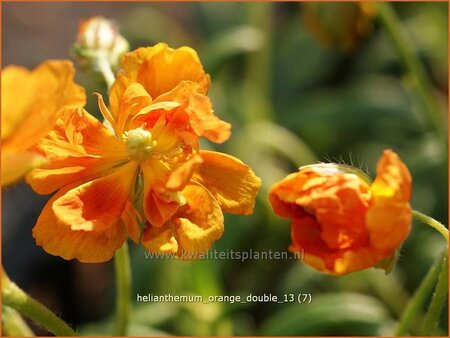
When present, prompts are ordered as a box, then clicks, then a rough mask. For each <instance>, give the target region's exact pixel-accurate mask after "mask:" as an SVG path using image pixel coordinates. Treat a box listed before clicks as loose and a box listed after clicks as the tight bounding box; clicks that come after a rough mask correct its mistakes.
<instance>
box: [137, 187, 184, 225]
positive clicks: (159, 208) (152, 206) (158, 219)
mask: <svg viewBox="0 0 450 338" xmlns="http://www.w3.org/2000/svg"><path fill="white" fill-rule="evenodd" d="M179 207H180V205H179V203H178V202H176V201H173V200H170V198H169V196H168V195H167V196H164V195H163V193H159V192H157V191H155V190H153V189H152V190H150V191H149V192H148V193H147V194H146V195H145V198H144V213H145V217H146V218H147V220H148V221H149V222H150V224H151V225H153V226H156V227H160V226H162V225H163V224H164V223H166V222H167V221H168V220H170V219H171V218H172V216H173V215H174V214H175V212H176V211H177V210H178V208H179Z"/></svg>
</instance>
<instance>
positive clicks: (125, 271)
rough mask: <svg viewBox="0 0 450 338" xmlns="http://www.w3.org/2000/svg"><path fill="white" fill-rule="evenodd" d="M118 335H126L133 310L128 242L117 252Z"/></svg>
mask: <svg viewBox="0 0 450 338" xmlns="http://www.w3.org/2000/svg"><path fill="white" fill-rule="evenodd" d="M114 265H115V269H116V325H117V326H116V332H115V333H116V335H117V336H125V335H126V332H127V326H128V321H129V318H130V312H131V268H130V255H129V252H128V244H127V242H125V243H124V244H123V246H122V247H121V248H120V249H119V250H118V251H117V252H116V256H115V257H114Z"/></svg>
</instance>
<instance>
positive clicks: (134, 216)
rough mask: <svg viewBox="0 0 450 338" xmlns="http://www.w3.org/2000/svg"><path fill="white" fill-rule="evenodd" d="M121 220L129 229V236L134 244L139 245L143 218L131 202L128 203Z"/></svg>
mask: <svg viewBox="0 0 450 338" xmlns="http://www.w3.org/2000/svg"><path fill="white" fill-rule="evenodd" d="M121 219H122V222H123V224H124V225H125V228H126V229H127V233H128V236H130V238H131V240H132V241H133V242H134V243H136V244H137V243H139V237H140V236H141V223H142V218H141V216H140V215H139V212H138V211H137V210H136V209H135V208H134V207H133V204H132V203H131V202H130V201H127V202H126V204H125V209H124V210H123V213H122V216H121Z"/></svg>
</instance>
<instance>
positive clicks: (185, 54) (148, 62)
mask: <svg viewBox="0 0 450 338" xmlns="http://www.w3.org/2000/svg"><path fill="white" fill-rule="evenodd" d="M121 66H122V75H123V76H124V77H126V78H127V80H128V81H130V82H138V83H140V84H142V85H143V86H144V88H145V90H146V91H147V92H148V93H149V94H150V96H151V97H152V98H154V99H155V98H157V97H158V96H159V95H161V94H163V93H166V92H168V91H170V90H171V89H173V88H175V87H176V86H177V85H178V84H179V83H180V82H181V81H192V82H196V83H198V84H199V85H200V87H201V88H202V89H203V92H205V93H206V92H207V90H208V88H209V84H210V78H209V75H207V74H205V71H204V70H203V67H202V64H201V63H200V60H199V58H198V55H197V53H196V52H195V51H194V50H193V49H192V48H189V47H181V48H178V49H172V48H169V47H168V46H167V45H166V44H163V43H159V44H157V45H155V46H153V47H147V48H138V49H136V50H134V51H132V52H130V53H128V54H126V55H125V56H124V57H123V59H122V63H121ZM161 70H164V71H161ZM130 82H129V83H130ZM115 90H120V89H119V88H114V87H113V88H112V90H111V91H112V92H113V91H115ZM116 95H117V94H116Z"/></svg>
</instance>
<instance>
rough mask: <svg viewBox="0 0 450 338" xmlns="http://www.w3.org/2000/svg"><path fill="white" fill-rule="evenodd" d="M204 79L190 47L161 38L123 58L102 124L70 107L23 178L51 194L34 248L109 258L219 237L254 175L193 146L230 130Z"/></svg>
mask: <svg viewBox="0 0 450 338" xmlns="http://www.w3.org/2000/svg"><path fill="white" fill-rule="evenodd" d="M209 85H210V78H209V76H208V75H207V74H206V73H205V72H204V70H203V67H202V65H201V63H200V61H199V58H198V56H197V54H196V52H195V51H194V50H192V49H191V48H188V47H182V48H179V49H176V50H174V49H171V48H169V47H168V46H167V45H165V44H162V43H161V44H157V45H156V46H154V47H148V48H140V49H137V50H135V51H133V52H131V53H128V54H127V55H125V57H124V58H123V60H122V64H121V70H120V72H119V74H118V76H117V78H116V81H115V83H114V84H113V86H112V88H111V90H110V93H109V104H110V109H108V108H107V107H106V105H105V103H104V102H103V98H102V97H101V95H99V94H97V96H98V103H99V107H100V110H101V112H102V114H103V116H104V118H105V123H104V124H102V123H100V122H99V121H98V120H97V119H95V118H94V117H93V116H92V115H90V114H89V113H88V112H87V111H85V110H84V109H83V108H82V106H83V104H82V105H80V106H79V107H78V108H72V109H66V110H65V111H64V113H63V116H61V118H59V119H58V120H57V122H56V125H55V127H54V128H53V129H52V130H51V131H50V132H49V133H48V135H47V136H46V137H45V138H44V139H43V140H42V141H41V142H39V144H38V145H37V147H36V149H35V150H36V151H37V152H38V153H39V154H41V155H42V156H43V157H45V158H47V159H48V162H47V163H45V164H44V165H42V166H41V167H39V168H37V169H35V170H33V171H32V172H31V173H30V174H29V175H28V177H27V182H28V183H29V184H30V185H31V186H32V187H33V189H34V190H35V191H36V192H38V193H40V194H50V193H52V192H55V191H56V193H55V194H54V195H53V197H52V198H51V199H50V201H49V202H48V203H47V205H46V206H45V207H44V209H43V211H42V213H41V215H40V217H39V219H38V221H37V224H36V226H35V227H34V229H33V236H34V237H35V239H36V242H37V244H38V245H40V246H42V247H43V248H44V249H45V250H46V251H47V252H48V253H50V254H53V255H58V256H61V257H63V258H65V259H73V258H76V259H78V260H80V261H82V262H103V261H106V260H108V259H110V258H111V257H112V256H113V255H114V253H115V251H116V250H117V249H119V248H120V247H121V246H122V245H123V243H124V241H125V240H126V239H127V238H128V237H130V238H131V239H132V240H133V241H134V242H136V243H137V242H139V241H140V242H141V243H142V244H143V245H144V247H145V248H146V249H147V250H149V251H154V252H167V253H173V254H178V255H180V254H181V253H182V252H183V253H185V252H205V251H206V250H208V249H209V247H210V246H211V245H212V243H213V242H214V241H215V240H217V239H218V238H219V237H220V236H221V235H222V233H223V229H224V225H223V222H224V218H223V211H226V212H230V213H235V214H250V213H251V212H252V210H253V206H254V203H255V196H256V194H257V191H258V189H259V187H260V179H259V178H258V177H256V176H255V174H254V173H253V171H252V170H251V169H250V168H249V167H248V166H246V165H245V164H243V163H242V162H241V161H239V160H238V159H236V158H234V157H232V156H229V155H225V154H221V153H217V152H214V151H203V150H200V149H199V138H200V137H205V138H207V139H209V140H211V141H213V142H216V143H221V142H224V141H226V140H227V139H228V138H229V136H230V125H229V124H228V123H226V122H224V121H221V120H220V119H219V118H218V117H217V116H215V115H214V113H213V110H212V105H211V102H210V100H209V98H208V96H207V91H208V88H209ZM136 208H137V209H136ZM141 215H142V216H144V222H145V227H144V230H143V233H141V232H142V231H141V227H140V225H141V223H142V217H141Z"/></svg>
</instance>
